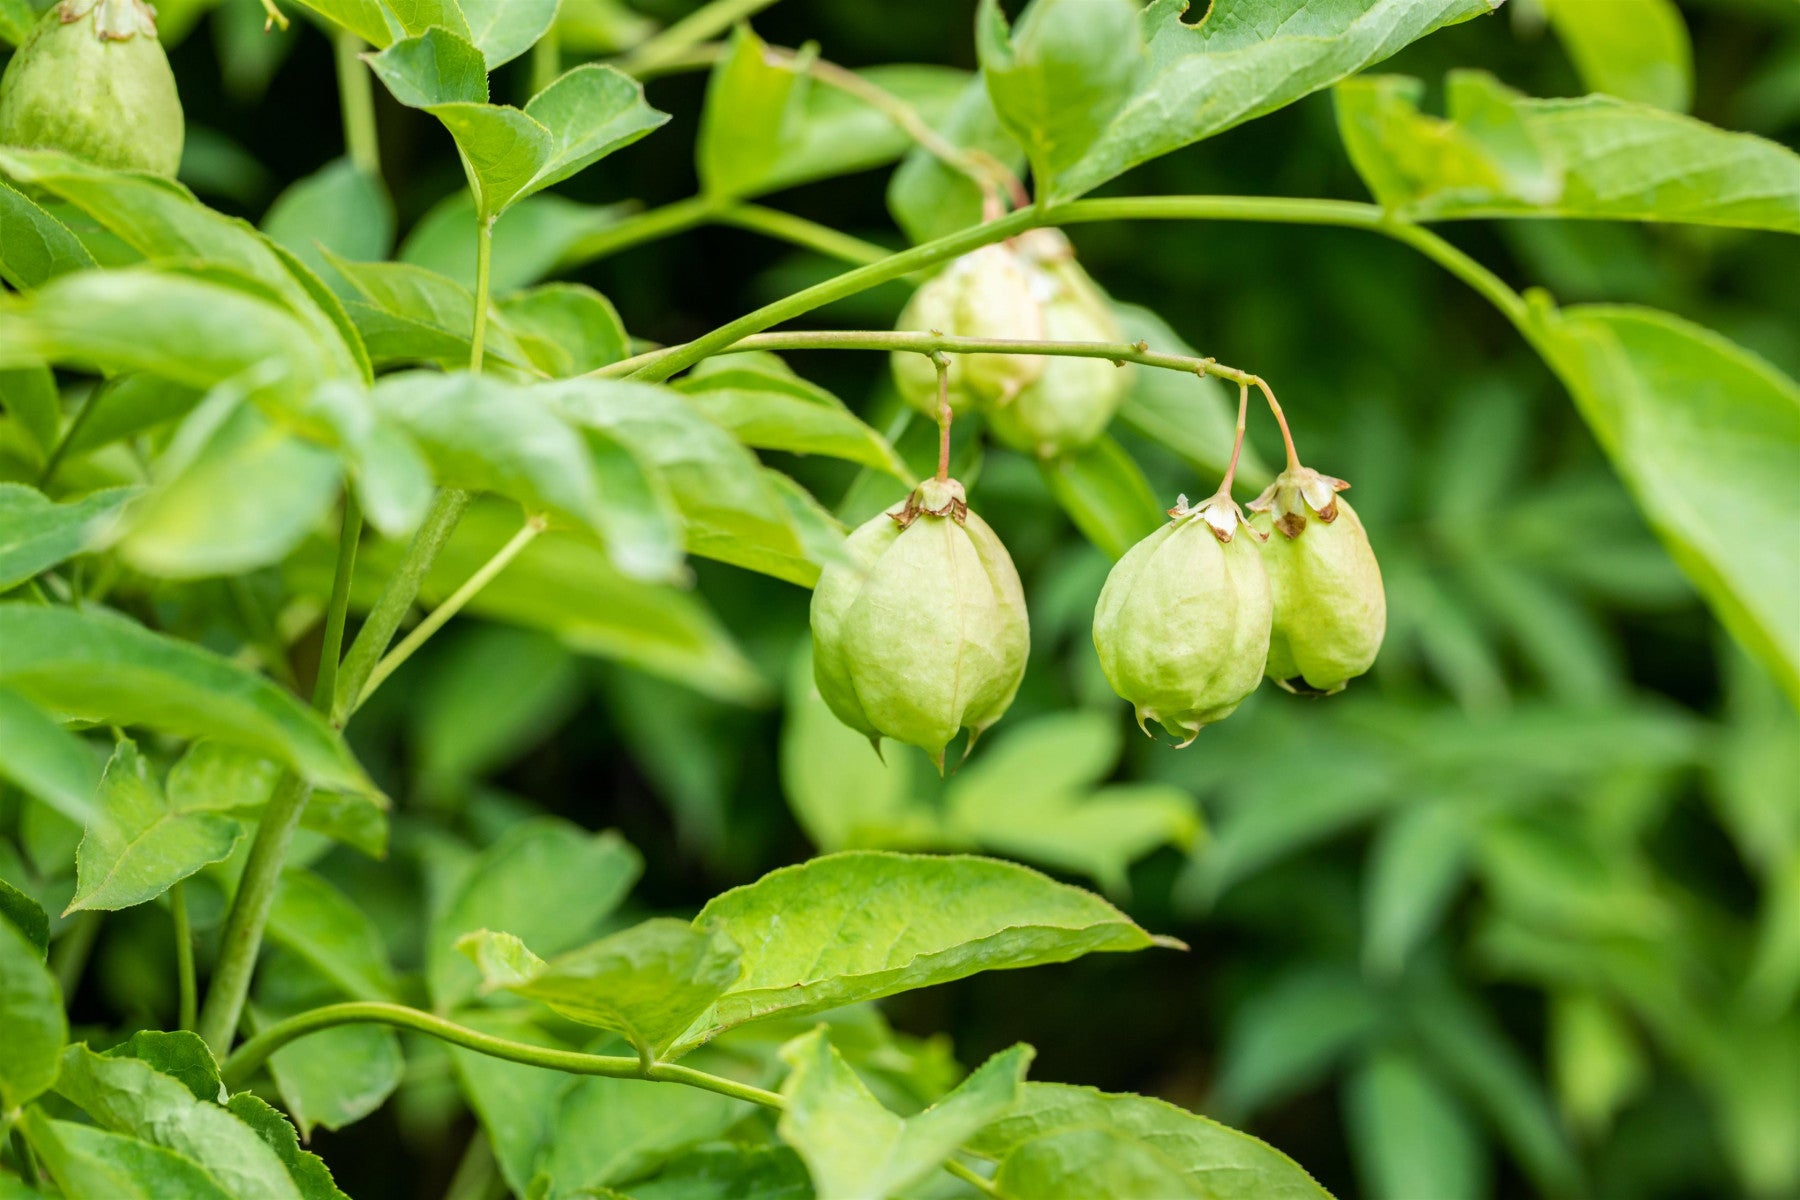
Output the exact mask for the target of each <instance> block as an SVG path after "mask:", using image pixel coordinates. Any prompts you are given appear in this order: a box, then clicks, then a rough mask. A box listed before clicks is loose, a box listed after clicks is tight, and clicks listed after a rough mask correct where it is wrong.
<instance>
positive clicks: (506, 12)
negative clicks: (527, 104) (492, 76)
mask: <svg viewBox="0 0 1800 1200" xmlns="http://www.w3.org/2000/svg"><path fill="white" fill-rule="evenodd" d="M459 5H460V7H461V8H462V12H463V16H464V17H465V18H467V20H468V22H469V40H470V41H472V42H474V43H475V45H476V46H477V47H479V48H480V50H481V55H482V57H483V58H484V59H486V60H487V69H488V70H489V71H493V70H496V69H497V68H499V67H501V66H504V65H505V64H506V63H509V62H511V61H512V60H513V59H515V58H517V57H519V55H521V54H523V53H525V52H526V51H527V50H529V49H531V47H532V45H533V44H534V43H535V42H536V41H537V40H538V39H539V38H541V37H543V36H544V34H545V33H547V32H548V31H549V29H550V26H551V25H552V24H553V23H554V22H555V21H556V7H557V0H459Z"/></svg>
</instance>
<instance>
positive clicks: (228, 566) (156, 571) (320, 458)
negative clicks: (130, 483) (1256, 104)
mask: <svg viewBox="0 0 1800 1200" xmlns="http://www.w3.org/2000/svg"><path fill="white" fill-rule="evenodd" d="M252 390H253V389H252V388H250V387H245V386H241V384H240V381H238V380H230V381H227V382H226V383H224V384H221V385H219V386H218V387H216V388H214V389H213V390H212V392H211V393H210V394H209V395H208V396H207V397H206V399H205V400H203V401H201V403H200V405H199V406H198V407H197V408H195V409H194V411H193V412H192V413H190V414H188V416H187V418H186V419H185V420H184V421H183V422H182V423H181V425H180V427H179V428H178V429H177V430H176V431H175V434H174V436H173V437H172V438H171V439H170V442H169V445H168V448H167V449H166V450H165V451H164V453H163V454H162V456H161V457H160V458H159V459H158V460H157V462H156V464H155V466H154V475H155V484H154V486H153V487H152V488H151V489H150V490H149V491H148V492H146V493H145V494H144V495H142V496H140V497H138V498H137V499H136V500H134V501H133V502H132V504H131V505H130V506H129V507H128V508H127V510H126V513H125V518H124V520H123V521H122V522H121V523H120V531H121V535H122V536H121V537H120V539H119V543H118V549H119V552H120V553H121V554H122V555H123V556H124V558H125V559H126V561H127V562H129V563H130V564H131V565H132V566H134V567H136V568H138V569H139V570H141V571H143V572H145V573H146V574H150V575H157V576H161V577H163V578H168V579H196V578H204V577H207V576H213V575H239V574H243V573H244V572H246V571H252V570H255V569H256V568H258V567H264V566H268V565H269V564H271V563H276V562H280V561H281V560H282V559H284V558H286V557H287V556H288V553H289V552H290V551H292V550H293V548H294V547H295V546H297V545H299V544H300V542H301V541H302V540H303V539H304V538H305V537H306V535H307V533H308V532H310V531H311V530H312V529H313V528H314V527H315V526H316V525H317V524H318V523H319V522H320V520H321V518H323V517H324V515H325V513H326V511H327V510H328V509H330V508H331V507H332V506H333V504H334V503H335V502H336V500H337V496H338V490H339V484H340V483H341V481H342V478H343V470H342V467H341V466H340V465H339V462H338V458H337V456H336V455H335V454H333V453H332V452H331V451H329V450H327V449H326V448H325V447H323V446H320V445H317V444H316V443H314V442H310V441H306V440H304V439H301V438H298V437H295V436H294V435H293V434H292V433H289V432H288V431H287V430H285V429H283V428H282V427H280V426H279V425H277V424H275V423H274V422H273V421H271V420H270V419H269V418H268V417H267V416H265V415H264V414H263V413H262V411H260V410H259V409H258V408H257V407H256V406H255V405H254V404H251V403H246V401H247V400H249V399H250V392H251V391H252Z"/></svg>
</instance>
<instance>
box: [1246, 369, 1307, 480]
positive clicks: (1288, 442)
mask: <svg viewBox="0 0 1800 1200" xmlns="http://www.w3.org/2000/svg"><path fill="white" fill-rule="evenodd" d="M1249 382H1251V383H1254V384H1255V385H1256V386H1257V387H1258V388H1260V389H1261V390H1262V394H1263V399H1265V400H1267V401H1268V402H1269V411H1270V412H1272V413H1274V414H1275V423H1276V424H1277V425H1279V426H1281V441H1282V444H1283V445H1285V446H1286V447H1287V465H1288V470H1290V471H1298V470H1299V469H1300V456H1299V455H1298V454H1296V453H1294V435H1293V434H1291V433H1289V432H1288V423H1287V414H1286V413H1284V412H1282V411H1281V402H1280V401H1279V400H1277V399H1275V393H1274V392H1272V391H1270V390H1269V385H1268V384H1266V383H1264V382H1263V380H1262V377H1261V376H1259V375H1252V376H1251V377H1250V379H1249Z"/></svg>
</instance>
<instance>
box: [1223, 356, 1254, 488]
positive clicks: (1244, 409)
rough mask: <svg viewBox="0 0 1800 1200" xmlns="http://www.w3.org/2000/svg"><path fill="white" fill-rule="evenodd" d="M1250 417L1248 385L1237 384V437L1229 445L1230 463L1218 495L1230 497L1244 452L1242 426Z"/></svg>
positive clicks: (1226, 466) (1226, 465)
mask: <svg viewBox="0 0 1800 1200" xmlns="http://www.w3.org/2000/svg"><path fill="white" fill-rule="evenodd" d="M1249 415H1250V385H1249V384H1247V383H1240V384H1238V415H1237V436H1236V438H1235V440H1233V441H1232V443H1231V461H1230V462H1229V463H1227V464H1225V478H1223V479H1221V480H1220V481H1219V495H1221V496H1224V497H1226V498H1227V499H1229V498H1230V496H1231V484H1232V481H1233V480H1235V479H1236V478H1237V465H1238V456H1239V455H1240V454H1242V453H1243V452H1244V425H1245V421H1246V418H1247V417H1248V416H1249Z"/></svg>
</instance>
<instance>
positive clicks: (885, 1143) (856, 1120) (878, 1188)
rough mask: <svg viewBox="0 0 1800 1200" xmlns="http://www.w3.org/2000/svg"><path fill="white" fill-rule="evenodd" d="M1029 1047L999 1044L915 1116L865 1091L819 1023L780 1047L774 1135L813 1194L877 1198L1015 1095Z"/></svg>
mask: <svg viewBox="0 0 1800 1200" xmlns="http://www.w3.org/2000/svg"><path fill="white" fill-rule="evenodd" d="M1034 1053H1035V1051H1033V1050H1032V1048H1031V1047H1030V1046H1024V1045H1020V1046H1014V1047H1012V1048H1011V1049H1010V1050H1003V1051H1001V1052H1000V1053H999V1054H996V1055H994V1057H992V1058H990V1059H988V1061H987V1062H986V1063H984V1064H982V1065H981V1066H980V1067H978V1068H977V1069H976V1070H975V1071H974V1072H973V1073H972V1074H971V1075H970V1076H969V1077H968V1078H967V1079H965V1080H964V1081H963V1082H962V1083H961V1084H960V1085H959V1086H958V1087H957V1088H956V1089H955V1090H954V1091H952V1092H951V1093H950V1094H949V1095H947V1096H945V1097H944V1098H943V1099H941V1100H939V1101H938V1102H937V1103H935V1104H933V1105H932V1106H931V1107H930V1108H927V1109H926V1110H925V1111H924V1112H921V1113H918V1114H916V1115H915V1116H911V1117H906V1118H901V1117H898V1116H896V1115H894V1114H893V1113H891V1112H889V1111H888V1110H887V1109H886V1108H885V1107H883V1106H882V1103H881V1101H879V1100H877V1099H876V1098H875V1097H874V1096H873V1095H871V1094H870V1093H869V1089H868V1088H867V1087H866V1086H864V1084H863V1081H862V1080H861V1079H859V1078H857V1076H856V1072H855V1071H852V1070H851V1069H850V1064H849V1063H847V1062H845V1061H844V1059H843V1056H842V1055H840V1054H839V1053H838V1052H837V1050H836V1048H835V1047H833V1046H832V1044H831V1043H830V1042H829V1041H827V1040H826V1037H825V1030H824V1028H822V1027H821V1028H819V1029H815V1030H813V1032H811V1033H809V1034H806V1035H805V1036H804V1037H800V1038H796V1039H795V1040H794V1041H792V1042H789V1043H788V1044H787V1045H786V1046H784V1047H782V1050H781V1057H782V1060H783V1061H785V1062H786V1063H787V1064H788V1066H789V1067H791V1068H792V1070H791V1071H790V1072H789V1074H788V1077H787V1080H786V1082H784V1083H783V1084H782V1085H781V1094H782V1096H783V1097H785V1098H786V1100H787V1107H786V1108H785V1109H784V1110H783V1112H782V1114H781V1121H780V1124H779V1126H778V1128H779V1129H780V1132H781V1139H782V1140H783V1141H785V1142H786V1143H787V1144H788V1145H790V1146H792V1147H794V1149H796V1150H798V1151H799V1152H800V1157H801V1158H802V1159H804V1160H806V1167H807V1170H808V1171H809V1172H811V1174H812V1179H813V1187H814V1189H815V1190H816V1191H817V1192H818V1194H819V1195H821V1196H835V1197H842V1198H843V1200H882V1198H883V1197H886V1196H893V1195H898V1194H900V1193H903V1192H906V1191H908V1190H909V1189H911V1188H912V1187H914V1186H915V1185H916V1184H918V1183H920V1182H922V1181H923V1180H924V1179H926V1178H927V1177H928V1176H929V1175H931V1173H932V1172H934V1171H936V1170H937V1169H938V1168H939V1167H940V1166H942V1165H943V1163H944V1160H945V1159H947V1158H949V1157H950V1156H951V1155H952V1154H954V1153H955V1152H956V1148H957V1147H958V1146H960V1145H962V1143H963V1142H965V1141H967V1140H968V1139H969V1138H970V1137H971V1136H973V1135H974V1134H975V1133H976V1132H978V1131H979V1130H981V1129H982V1128H984V1127H985V1126H987V1125H988V1124H990V1123H992V1122H993V1121H995V1120H998V1119H999V1118H1000V1117H1002V1116H1004V1115H1005V1114H1006V1113H1007V1111H1008V1110H1010V1109H1011V1108H1012V1107H1013V1106H1014V1105H1015V1104H1016V1103H1017V1102H1018V1099H1019V1090H1020V1085H1021V1084H1022V1083H1024V1081H1025V1068H1026V1067H1028V1066H1029V1065H1030V1064H1031V1059H1032V1056H1033V1054H1034Z"/></svg>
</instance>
